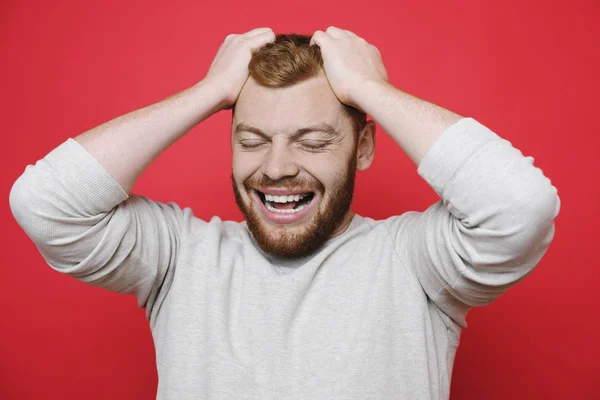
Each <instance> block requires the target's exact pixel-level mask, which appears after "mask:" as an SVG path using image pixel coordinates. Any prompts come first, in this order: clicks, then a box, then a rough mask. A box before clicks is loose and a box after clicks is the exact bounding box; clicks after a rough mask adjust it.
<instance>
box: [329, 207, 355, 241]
mask: <svg viewBox="0 0 600 400" xmlns="http://www.w3.org/2000/svg"><path fill="white" fill-rule="evenodd" d="M352 217H354V212H353V211H352V210H349V211H348V212H347V213H346V215H345V216H344V219H343V220H342V222H341V223H340V225H339V226H338V228H337V229H336V230H335V231H334V232H333V233H332V234H331V236H330V237H329V239H332V238H334V237H336V236H339V235H341V234H342V233H344V232H346V230H347V229H348V227H349V226H350V223H351V222H352Z"/></svg>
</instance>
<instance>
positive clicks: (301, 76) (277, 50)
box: [248, 33, 367, 134]
mask: <svg viewBox="0 0 600 400" xmlns="http://www.w3.org/2000/svg"><path fill="white" fill-rule="evenodd" d="M310 39H311V38H310V36H306V35H298V34H295V33H290V34H278V35H276V37H275V41H274V42H270V43H267V44H266V45H264V46H262V47H260V48H258V49H255V50H254V51H253V52H252V59H251V60H250V64H249V65H248V69H249V70H250V76H252V78H253V79H254V80H255V81H256V82H257V83H258V84H260V85H263V86H267V87H272V88H282V87H287V86H292V85H294V84H297V83H300V82H302V81H304V80H306V79H309V78H312V77H314V76H316V75H317V74H318V73H319V71H320V70H321V69H322V68H323V58H322V56H321V48H320V47H319V46H317V45H313V46H311V45H310ZM343 106H344V109H345V111H346V113H347V115H348V116H349V117H350V118H351V119H352V123H353V127H354V131H355V133H356V134H358V132H360V130H361V129H363V128H364V126H365V124H366V122H367V116H366V114H365V113H364V112H362V111H360V110H358V109H356V108H354V107H351V106H348V105H346V104H343Z"/></svg>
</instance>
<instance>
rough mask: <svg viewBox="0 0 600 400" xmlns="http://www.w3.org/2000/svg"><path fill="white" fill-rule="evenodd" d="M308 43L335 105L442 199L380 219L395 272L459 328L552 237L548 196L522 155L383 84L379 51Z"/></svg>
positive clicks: (320, 35) (322, 38) (353, 44)
mask: <svg viewBox="0 0 600 400" xmlns="http://www.w3.org/2000/svg"><path fill="white" fill-rule="evenodd" d="M313 40H314V42H315V43H316V44H318V45H319V46H320V47H321V51H322V53H323V58H324V66H325V70H326V74H327V78H328V80H329V81H330V83H331V86H332V89H333V90H334V92H335V93H336V96H337V97H338V98H339V99H340V101H343V102H344V103H345V104H348V105H351V106H353V107H357V108H359V109H361V110H363V111H365V112H367V113H368V114H369V115H371V116H372V117H373V118H374V119H375V120H376V121H377V122H379V123H380V124H381V125H382V127H383V128H384V129H385V130H386V132H387V133H388V134H390V136H391V137H392V138H393V139H394V141H395V142H396V143H398V144H399V145H400V146H401V147H402V149H403V150H404V151H405V152H406V153H407V155H408V156H409V157H410V158H411V159H412V160H413V161H414V162H415V163H416V164H417V165H418V166H419V167H418V172H419V174H420V175H421V176H422V177H423V178H424V179H425V180H426V181H427V182H428V183H429V184H430V185H431V187H432V188H433V189H434V190H435V191H436V192H437V193H438V194H439V196H440V197H441V198H442V199H441V200H440V201H438V202H436V203H435V204H433V205H432V206H431V207H429V208H428V209H427V210H426V211H425V212H422V213H417V212H410V213H405V214H404V215H402V216H399V217H392V218H390V219H388V220H387V221H385V223H386V224H387V226H388V227H389V229H390V235H391V236H392V238H393V242H394V245H395V246H396V250H397V254H398V256H399V260H400V263H401V264H402V266H404V267H405V268H407V269H408V270H409V271H410V273H411V274H412V275H413V276H415V278H416V279H417V280H418V281H419V283H420V284H421V286H422V287H423V289H424V291H425V292H426V294H427V296H428V297H429V298H430V299H431V300H432V301H433V302H434V303H435V304H436V305H437V306H438V307H439V308H440V309H441V310H442V311H443V312H444V313H446V314H447V315H449V316H450V317H451V318H452V319H453V320H454V321H455V322H457V323H458V324H459V325H461V326H463V327H465V326H466V321H465V317H466V313H467V311H468V309H469V308H470V307H473V306H482V305H486V304H489V303H490V302H491V301H493V300H494V299H495V298H497V297H498V296H500V295H501V294H502V293H504V292H505V291H506V290H507V289H508V288H509V287H510V286H512V285H514V284H516V283H517V282H519V281H520V280H522V279H523V278H524V277H525V276H526V275H528V274H529V273H530V272H531V271H532V269H533V268H534V267H535V265H537V263H538V262H539V260H540V259H541V257H542V256H543V254H544V253H545V252H546V250H547V249H548V247H549V245H550V242H551V240H552V238H553V236H554V222H553V221H554V218H556V216H557V215H558V212H559V209H560V199H559V198H558V195H557V190H556V188H555V187H554V186H552V184H551V182H550V180H549V179H548V178H546V177H545V176H544V175H543V173H542V171H541V170H540V169H538V168H536V167H534V166H533V159H532V158H531V157H524V156H523V154H522V153H521V152H520V151H519V150H517V149H515V148H514V147H512V145H511V143H509V142H508V141H506V140H504V139H502V138H500V137H499V136H498V135H496V134H495V133H494V132H492V131H491V130H490V129H488V128H487V127H485V126H483V125H481V124H480V123H478V122H477V121H475V120H474V119H472V118H462V117H461V116H459V115H457V114H454V113H452V112H451V111H448V110H445V109H443V108H441V107H438V106H436V105H433V104H430V103H427V102H425V101H423V100H420V99H417V98H415V97H413V96H410V95H408V94H406V93H403V92H402V91H400V90H398V89H396V88H394V87H393V86H391V85H390V84H389V83H388V82H387V73H386V72H385V68H384V67H383V63H382V61H381V56H380V54H379V51H378V50H377V49H376V48H375V47H373V46H371V45H370V44H368V43H367V42H365V41H364V40H363V39H361V38H359V37H357V36H356V35H355V34H353V33H352V32H348V31H343V30H340V29H337V28H329V29H328V30H327V33H324V32H317V33H315V35H314V36H313Z"/></svg>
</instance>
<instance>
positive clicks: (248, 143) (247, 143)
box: [238, 139, 265, 150]
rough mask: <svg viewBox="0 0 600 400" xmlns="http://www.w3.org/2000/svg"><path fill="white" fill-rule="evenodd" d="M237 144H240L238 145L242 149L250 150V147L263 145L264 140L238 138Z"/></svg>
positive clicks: (254, 147) (255, 147)
mask: <svg viewBox="0 0 600 400" xmlns="http://www.w3.org/2000/svg"><path fill="white" fill-rule="evenodd" d="M238 144H239V145H240V147H241V148H242V149H247V150H251V149H257V148H259V147H261V146H263V145H264V144H265V141H264V140H257V139H244V140H238Z"/></svg>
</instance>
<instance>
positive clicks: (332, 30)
mask: <svg viewBox="0 0 600 400" xmlns="http://www.w3.org/2000/svg"><path fill="white" fill-rule="evenodd" d="M325 32H327V34H328V35H329V36H331V37H333V38H335V39H340V38H343V37H344V36H346V32H345V31H344V30H343V29H340V28H336V27H335V26H330V27H329V28H327V30H326V31H325Z"/></svg>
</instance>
